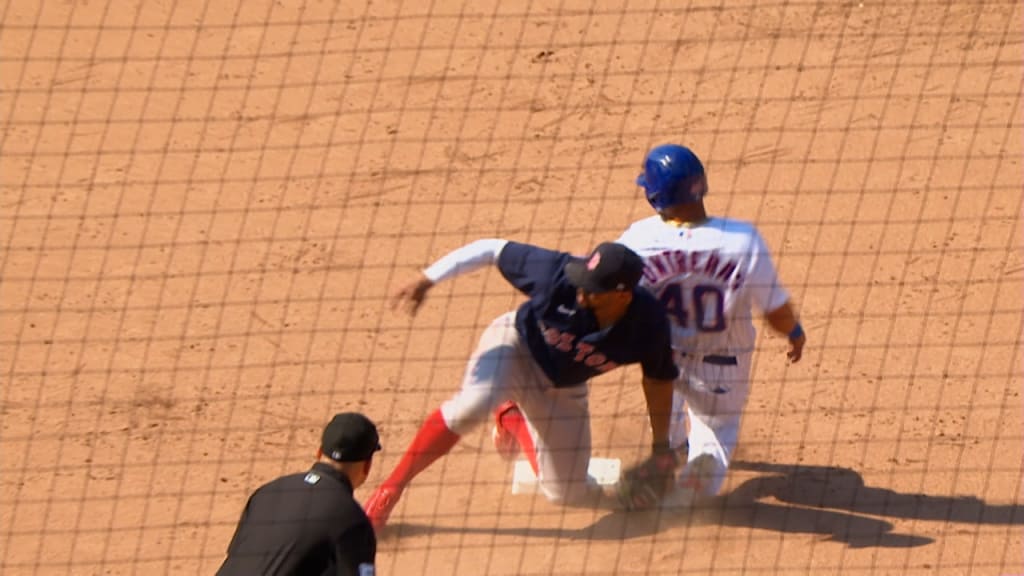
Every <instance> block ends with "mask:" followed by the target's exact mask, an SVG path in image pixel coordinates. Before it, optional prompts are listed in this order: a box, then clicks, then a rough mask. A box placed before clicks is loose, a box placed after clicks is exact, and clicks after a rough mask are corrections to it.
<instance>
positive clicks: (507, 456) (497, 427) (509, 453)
mask: <svg viewBox="0 0 1024 576" xmlns="http://www.w3.org/2000/svg"><path fill="white" fill-rule="evenodd" d="M513 411H515V412H517V413H518V412H519V406H516V403H515V402H512V401H508V402H505V403H504V404H502V405H501V406H498V408H497V409H496V410H495V411H494V428H492V429H491V441H492V442H493V443H494V449H495V450H497V451H498V454H499V455H501V457H502V459H504V460H507V461H510V462H511V461H513V460H515V459H516V458H517V457H518V456H519V451H520V448H519V441H518V440H516V435H515V434H513V433H512V432H510V431H509V430H507V429H506V428H505V426H503V425H502V423H501V419H502V417H503V416H505V414H508V413H510V412H513Z"/></svg>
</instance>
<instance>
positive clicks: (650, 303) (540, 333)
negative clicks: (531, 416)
mask: <svg viewBox="0 0 1024 576" xmlns="http://www.w3.org/2000/svg"><path fill="white" fill-rule="evenodd" d="M572 259H573V257H572V256H571V255H570V254H568V253H565V252H554V251H551V250H545V249H543V248H538V247H536V246H531V245H528V244H520V243H517V242H509V243H508V244H507V245H505V248H504V249H503V250H502V251H501V255H500V256H499V257H498V269H499V270H501V273H502V275H503V276H504V277H505V279H506V280H508V281H509V283H511V284H512V285H513V286H515V287H516V288H517V289H518V290H520V291H521V292H522V293H524V294H526V295H527V296H529V300H527V301H526V302H524V303H523V304H522V305H521V306H520V307H519V309H518V310H517V311H516V330H517V331H518V332H519V335H520V337H521V338H522V339H523V341H524V342H525V343H526V346H527V348H528V349H529V350H530V354H531V355H532V356H533V359H534V360H535V361H536V362H537V364H538V365H539V366H540V367H541V369H542V370H544V373H545V374H547V376H548V378H550V379H551V381H552V382H553V383H554V385H555V386H556V387H559V388H562V387H569V386H576V385H579V384H582V383H584V382H586V381H587V380H589V379H590V378H591V377H593V376H595V375H597V374H602V373H604V372H608V371H609V370H612V369H613V368H616V367H618V366H622V365H625V364H634V363H637V362H639V363H640V365H641V366H642V369H643V373H644V376H647V377H649V378H654V379H658V380H674V379H675V378H676V376H677V375H678V373H679V372H678V369H677V368H676V365H675V362H674V361H673V357H672V348H671V344H670V339H669V323H668V319H667V317H666V316H665V310H664V308H663V307H662V305H661V304H660V303H659V302H658V301H657V300H656V299H655V298H654V296H652V295H651V294H650V293H649V292H647V291H646V290H645V289H643V288H636V289H635V290H634V292H633V301H632V303H631V304H630V305H629V308H628V309H627V310H626V313H625V315H623V317H622V318H620V319H619V321H618V322H616V323H615V324H613V325H612V326H609V327H607V328H604V329H601V327H600V326H598V323H597V318H595V317H594V314H593V313H592V312H591V311H590V310H588V309H587V308H584V307H581V306H580V305H579V303H578V302H577V300H576V287H575V286H574V285H573V284H572V283H571V282H569V279H568V278H567V277H566V275H565V265H566V263H568V262H570V261H571V260H572Z"/></svg>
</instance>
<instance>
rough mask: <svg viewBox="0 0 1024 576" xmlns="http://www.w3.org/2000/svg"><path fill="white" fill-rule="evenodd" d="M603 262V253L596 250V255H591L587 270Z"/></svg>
mask: <svg viewBox="0 0 1024 576" xmlns="http://www.w3.org/2000/svg"><path fill="white" fill-rule="evenodd" d="M600 263H601V253H600V252H594V255H593V256H591V257H590V261H589V262H587V270H594V269H595V268H597V265H598V264H600Z"/></svg>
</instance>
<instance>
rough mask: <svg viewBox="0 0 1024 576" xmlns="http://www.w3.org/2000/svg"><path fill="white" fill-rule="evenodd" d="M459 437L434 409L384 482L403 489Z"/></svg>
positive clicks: (448, 449) (442, 454)
mask: <svg viewBox="0 0 1024 576" xmlns="http://www.w3.org/2000/svg"><path fill="white" fill-rule="evenodd" d="M459 438H460V436H459V435H458V434H456V433H455V432H452V431H451V430H449V429H448V425H447V424H445V421H444V416H441V410H439V409H438V410H434V411H433V412H431V413H430V415H429V416H427V419H426V421H425V422H423V425H422V426H420V430H419V432H417V433H416V437H415V438H413V440H412V444H410V445H409V448H408V449H407V450H406V451H405V455H404V456H402V460H401V461H400V462H399V463H398V466H395V469H394V471H393V472H391V475H390V476H388V479H387V480H386V481H385V482H384V484H385V485H387V486H394V487H396V488H399V489H405V487H406V486H407V485H408V484H409V482H412V479H413V478H415V477H416V475H417V474H419V473H420V472H423V471H424V470H426V469H427V467H428V466H430V465H431V464H433V463H434V462H435V461H436V460H437V459H438V458H440V457H441V456H444V455H445V454H447V453H448V452H449V451H451V449H452V448H453V447H454V446H455V444H456V443H457V442H458V441H459Z"/></svg>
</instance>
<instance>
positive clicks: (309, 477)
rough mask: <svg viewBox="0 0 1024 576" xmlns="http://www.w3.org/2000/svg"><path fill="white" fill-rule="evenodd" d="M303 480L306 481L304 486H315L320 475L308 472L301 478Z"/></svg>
mask: <svg viewBox="0 0 1024 576" xmlns="http://www.w3.org/2000/svg"><path fill="white" fill-rule="evenodd" d="M303 480H305V481H306V484H316V483H317V482H319V481H320V475H319V474H317V473H316V472H310V473H309V474H306V477H305V478H303Z"/></svg>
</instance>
